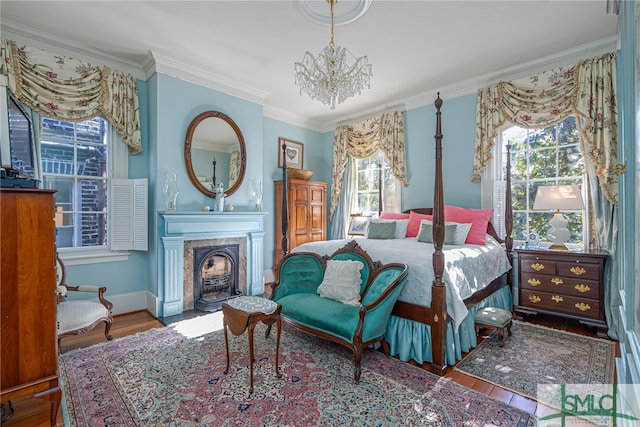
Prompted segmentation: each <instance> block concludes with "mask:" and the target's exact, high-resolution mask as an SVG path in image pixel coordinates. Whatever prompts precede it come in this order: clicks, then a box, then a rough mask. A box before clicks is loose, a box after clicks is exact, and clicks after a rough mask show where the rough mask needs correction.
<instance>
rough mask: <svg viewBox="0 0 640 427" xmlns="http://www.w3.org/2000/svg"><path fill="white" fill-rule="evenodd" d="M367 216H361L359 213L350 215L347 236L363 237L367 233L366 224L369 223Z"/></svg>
mask: <svg viewBox="0 0 640 427" xmlns="http://www.w3.org/2000/svg"><path fill="white" fill-rule="evenodd" d="M370 218H371V217H370V216H369V215H363V214H360V213H357V214H352V215H351V219H350V221H349V231H347V234H348V235H349V236H364V234H365V232H366V231H367V224H368V223H369V219H370Z"/></svg>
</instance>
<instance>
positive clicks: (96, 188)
mask: <svg viewBox="0 0 640 427" xmlns="http://www.w3.org/2000/svg"><path fill="white" fill-rule="evenodd" d="M41 120H42V130H41V134H40V159H41V166H42V185H41V188H47V189H55V190H57V191H56V193H55V209H56V212H55V224H56V247H57V249H58V250H60V252H61V253H64V254H65V255H67V256H71V257H73V256H74V254H75V256H77V257H80V258H82V257H88V256H89V257H90V256H94V257H95V256H98V255H97V254H100V255H99V256H108V253H109V252H110V250H111V249H113V248H112V246H113V242H111V240H112V239H111V238H110V235H113V234H112V232H113V231H114V230H110V228H113V227H110V225H109V224H110V222H109V221H110V219H111V218H110V212H111V210H112V209H113V208H114V206H110V204H113V203H115V202H116V201H112V200H110V188H111V187H112V186H113V185H115V182H119V181H120V180H117V179H116V178H127V160H128V159H127V149H126V145H125V144H124V142H122V140H121V138H120V136H119V135H118V134H117V132H116V131H115V129H114V128H113V126H112V125H111V124H110V123H109V122H107V121H106V120H104V119H102V118H100V117H96V118H93V119H89V120H86V121H83V122H78V123H72V122H65V121H61V120H57V119H53V118H49V117H42V118H41ZM110 209H111V210H110ZM90 254H93V255H90Z"/></svg>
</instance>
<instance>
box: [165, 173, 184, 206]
mask: <svg viewBox="0 0 640 427" xmlns="http://www.w3.org/2000/svg"><path fill="white" fill-rule="evenodd" d="M178 194H180V192H179V191H178V178H177V177H176V174H175V173H169V174H167V178H166V179H165V182H164V187H162V195H163V196H164V203H165V208H166V210H168V211H169V212H174V211H175V210H176V206H177V203H178Z"/></svg>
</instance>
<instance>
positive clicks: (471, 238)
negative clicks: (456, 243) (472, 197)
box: [409, 205, 493, 245]
mask: <svg viewBox="0 0 640 427" xmlns="http://www.w3.org/2000/svg"><path fill="white" fill-rule="evenodd" d="M491 215H493V209H470V208H459V207H457V206H449V205H444V218H445V220H446V221H452V222H459V223H463V224H464V223H467V224H469V223H470V224H471V230H469V234H467V240H465V243H470V244H472V245H485V244H486V243H487V241H486V235H487V225H488V224H489V220H490V219H491ZM409 224H411V221H409Z"/></svg>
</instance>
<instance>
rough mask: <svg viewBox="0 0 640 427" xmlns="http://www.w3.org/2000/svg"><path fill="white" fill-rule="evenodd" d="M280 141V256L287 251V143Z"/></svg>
mask: <svg viewBox="0 0 640 427" xmlns="http://www.w3.org/2000/svg"><path fill="white" fill-rule="evenodd" d="M281 141H282V256H283V257H284V256H285V255H286V254H287V253H288V252H289V239H288V237H287V235H288V233H289V203H288V202H287V190H288V189H287V187H288V183H287V143H286V142H284V140H281ZM281 259H282V258H281Z"/></svg>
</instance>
